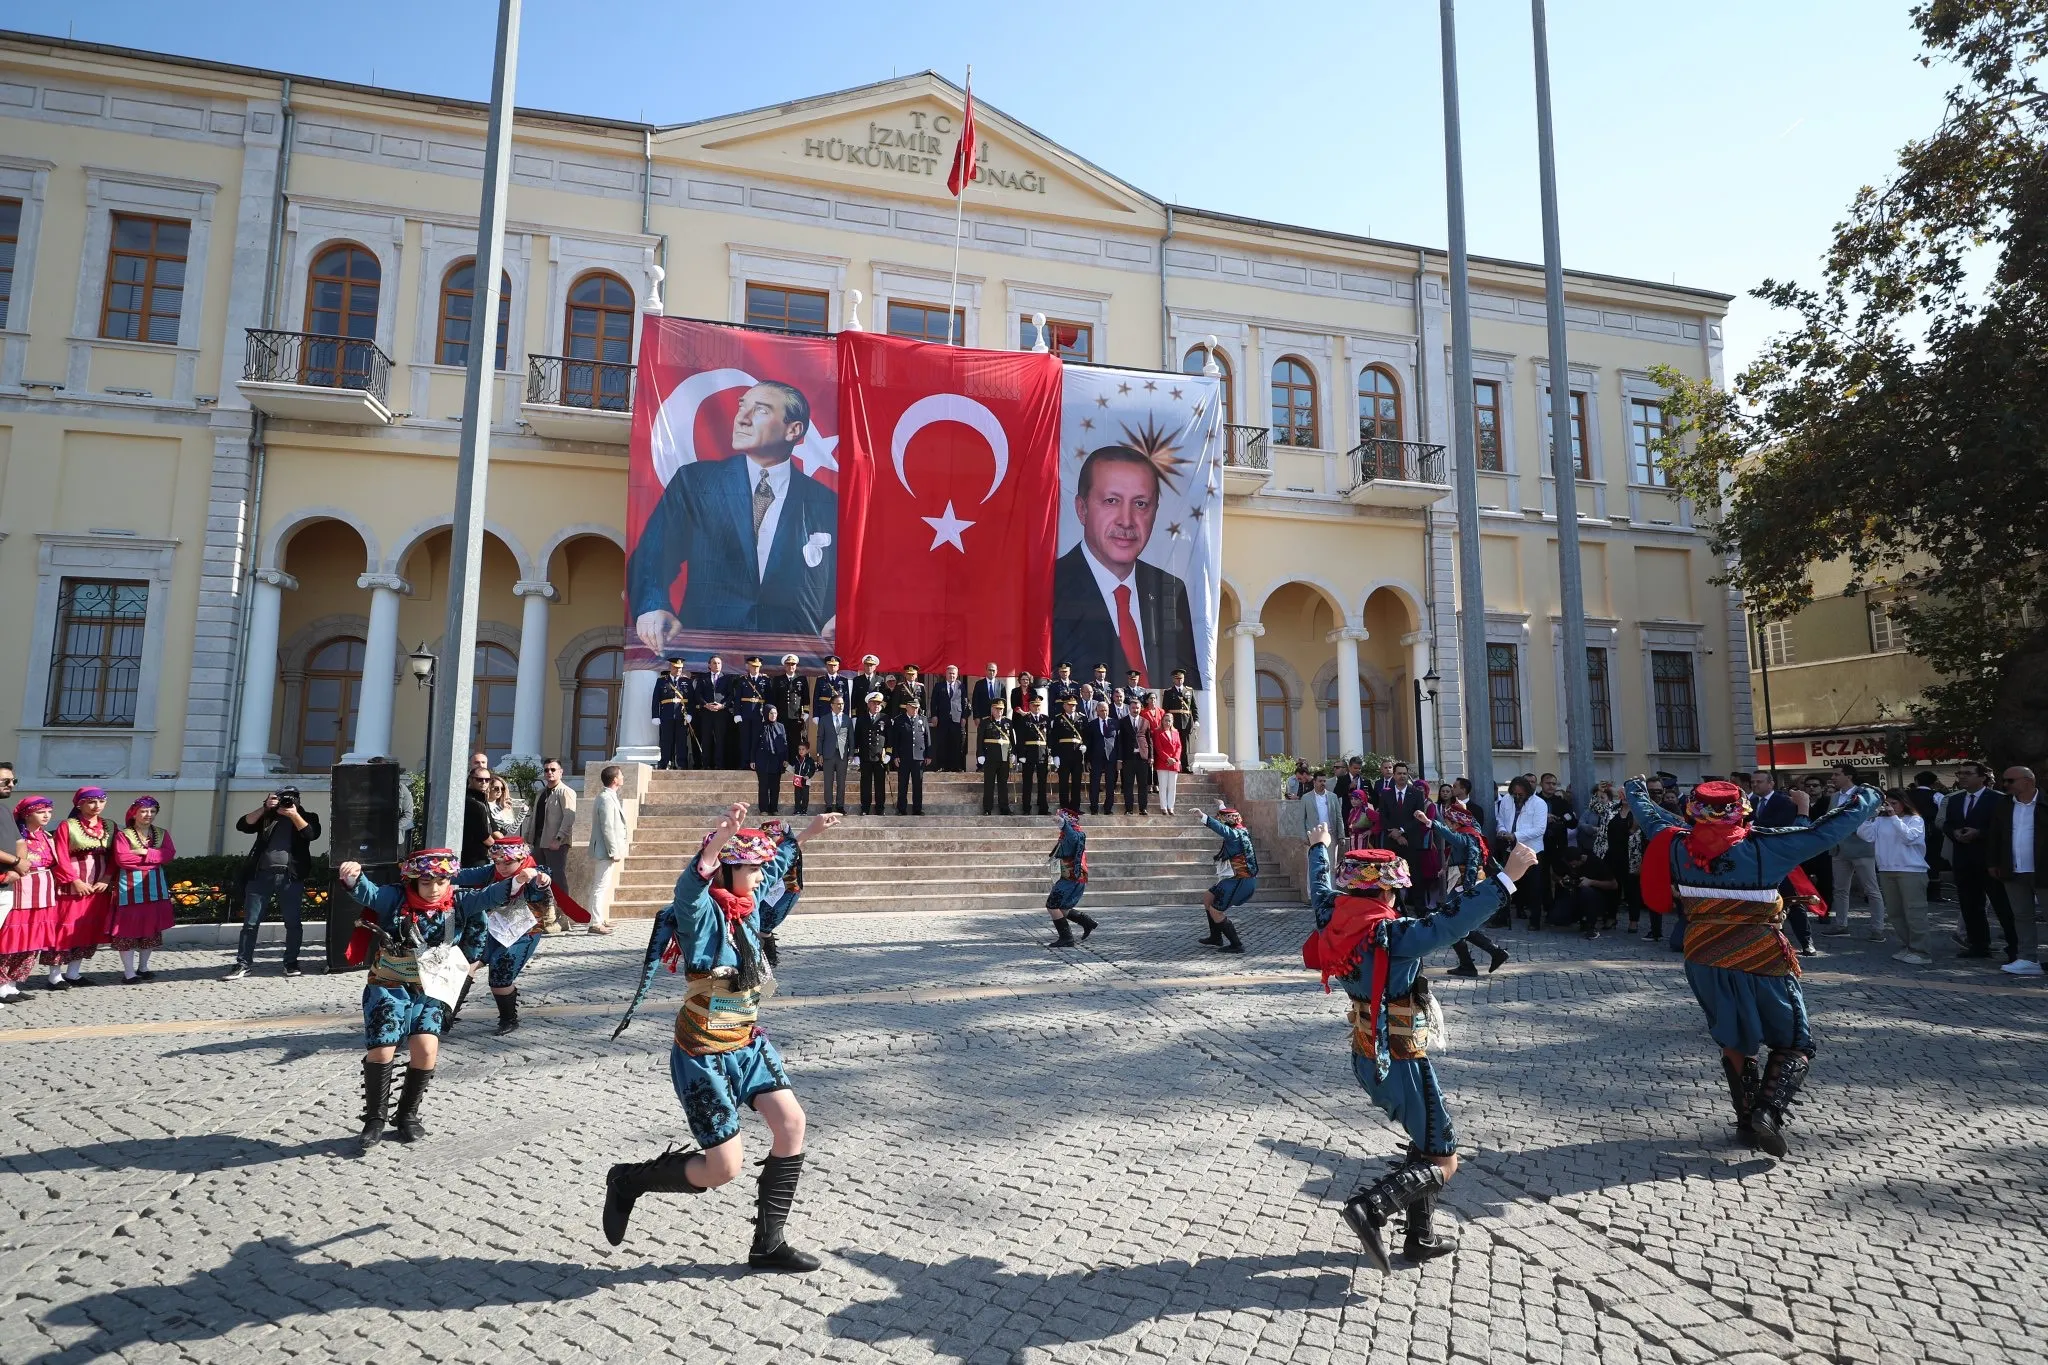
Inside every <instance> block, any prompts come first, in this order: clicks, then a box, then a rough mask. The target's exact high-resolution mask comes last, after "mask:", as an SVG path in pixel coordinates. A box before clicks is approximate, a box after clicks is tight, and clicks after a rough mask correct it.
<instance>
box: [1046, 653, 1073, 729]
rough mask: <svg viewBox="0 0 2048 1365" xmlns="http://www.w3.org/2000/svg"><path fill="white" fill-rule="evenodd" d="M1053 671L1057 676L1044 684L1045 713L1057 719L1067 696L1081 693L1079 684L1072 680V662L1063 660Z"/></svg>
mask: <svg viewBox="0 0 2048 1365" xmlns="http://www.w3.org/2000/svg"><path fill="white" fill-rule="evenodd" d="M1055 671H1056V672H1057V673H1058V674H1059V676H1058V677H1056V678H1051V679H1048V680H1047V682H1046V684H1045V714H1046V715H1048V716H1050V717H1052V718H1053V719H1054V720H1058V719H1059V717H1060V712H1061V710H1062V708H1063V706H1064V703H1065V702H1066V700H1067V698H1068V697H1079V696H1080V695H1081V684H1079V683H1077V682H1075V681H1074V666H1073V665H1072V664H1070V663H1066V662H1064V661H1063V662H1062V663H1061V664H1060V666H1059V668H1058V669H1057V670H1055Z"/></svg>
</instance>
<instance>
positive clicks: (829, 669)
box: [811, 654, 856, 813]
mask: <svg viewBox="0 0 2048 1365" xmlns="http://www.w3.org/2000/svg"><path fill="white" fill-rule="evenodd" d="M834 692H837V693H838V694H839V699H840V700H841V701H842V702H844V703H845V704H846V718H847V722H848V723H849V724H851V723H852V721H853V717H854V716H855V714H856V710H855V707H854V704H853V679H852V678H851V677H849V676H847V675H846V674H844V673H841V672H840V671H839V656H838V655H837V654H827V655H826V656H825V671H824V673H823V674H821V675H820V676H819V677H818V678H817V680H816V681H814V682H813V683H812V684H811V719H812V720H816V719H817V718H818V717H820V716H822V715H824V714H825V713H826V712H827V711H830V710H831V709H832V694H833V693H834ZM842 813H843V812H842Z"/></svg>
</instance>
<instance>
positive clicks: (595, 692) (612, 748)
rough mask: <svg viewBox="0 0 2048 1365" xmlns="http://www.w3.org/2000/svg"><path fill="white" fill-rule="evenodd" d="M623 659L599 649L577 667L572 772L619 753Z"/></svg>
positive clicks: (612, 651) (618, 653) (619, 652)
mask: <svg viewBox="0 0 2048 1365" xmlns="http://www.w3.org/2000/svg"><path fill="white" fill-rule="evenodd" d="M625 657H626V655H625V651H624V650H620V649H599V650H594V651H592V652H591V653H589V654H586V655H584V656H583V662H582V663H580V664H578V665H577V666H576V722H575V723H576V730H575V734H574V735H573V736H572V740H573V742H572V743H571V745H570V750H571V752H572V753H573V754H574V755H575V767H574V769H573V771H575V772H579V773H580V772H582V771H583V769H584V765H586V764H590V763H602V762H604V761H605V760H606V759H608V758H610V757H611V756H612V754H613V753H615V752H617V750H618V747H619V746H618V735H619V674H620V669H621V668H622V667H623V665H624V663H625Z"/></svg>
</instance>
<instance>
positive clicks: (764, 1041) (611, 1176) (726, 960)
mask: <svg viewBox="0 0 2048 1365" xmlns="http://www.w3.org/2000/svg"><path fill="white" fill-rule="evenodd" d="M746 815H747V807H746V804H745V803H744V802H741V803H738V804H736V805H734V806H733V807H732V809H730V810H729V811H727V812H726V815H725V818H724V819H723V820H721V821H719V822H718V827H717V828H715V829H713V830H712V831H711V833H710V834H709V835H707V836H706V837H705V840H704V846H703V848H702V850H701V851H700V852H699V853H698V854H697V856H696V857H695V858H693V859H692V860H691V861H690V863H689V864H688V865H687V866H686V867H684V869H683V875H682V876H680V877H678V878H676V894H675V899H674V900H672V901H671V902H669V904H668V906H667V907H666V908H665V909H663V910H662V912H661V913H660V914H659V915H657V916H655V920H654V933H653V935H652V937H650V938H649V939H648V942H647V958H646V961H645V963H644V964H643V966H642V968H641V976H640V989H639V991H638V993H637V994H635V995H634V997H633V1003H632V1004H631V1005H629V1006H627V1008H626V1017H625V1018H623V1019H621V1020H620V1021H619V1026H618V1028H617V1029H615V1030H613V1032H612V1037H614V1038H616V1037H618V1036H619V1034H621V1033H623V1032H625V1030H626V1025H628V1024H630V1023H632V1022H633V1012H634V1010H636V1009H638V1008H639V1005H640V1002H641V1001H642V1000H644V999H645V998H646V996H647V990H648V988H649V987H650V986H651V985H653V983H654V972H655V969H656V968H657V967H659V966H660V965H661V964H662V963H663V962H667V963H668V967H669V970H670V971H676V970H678V969H681V970H682V971H683V972H685V973H686V974H687V976H688V980H689V985H688V986H687V988H686V989H685V990H684V993H683V1006H682V1008H681V1009H680V1010H678V1011H677V1013H676V1023H675V1041H674V1043H673V1045H672V1046H671V1048H670V1051H669V1064H668V1065H669V1079H670V1080H671V1082H672V1083H673V1084H674V1085H675V1090H676V1098H677V1099H678V1100H680V1101H681V1102H682V1106H683V1113H684V1114H685V1115H686V1116H688V1119H689V1123H690V1135H691V1136H692V1137H694V1138H696V1140H697V1143H698V1145H699V1146H700V1147H701V1148H702V1150H701V1151H675V1150H673V1149H672V1150H670V1151H668V1152H665V1153H663V1154H662V1155H660V1156H658V1157H655V1158H653V1159H652V1160H649V1161H635V1162H622V1163H620V1164H619V1165H616V1166H614V1167H612V1168H611V1171H610V1172H609V1173H608V1174H607V1175H606V1177H605V1196H604V1235H605V1240H606V1241H608V1242H610V1243H611V1244H612V1245H613V1246H617V1245H619V1243H620V1242H622V1241H624V1240H625V1238H626V1223H627V1220H628V1219H630V1218H631V1217H632V1216H633V1204H634V1201H636V1200H637V1199H639V1198H640V1196H641V1195H643V1194H652V1193H670V1194H676V1193H688V1194H702V1193H704V1192H705V1191H706V1190H711V1189H716V1188H717V1187H718V1186H720V1185H723V1184H726V1183H727V1182H729V1181H731V1180H732V1179H733V1178H735V1177H736V1176H738V1175H739V1173H740V1168H741V1163H742V1161H743V1160H744V1152H743V1150H742V1149H741V1146H740V1106H741V1105H743V1104H744V1105H750V1106H752V1107H753V1109H754V1110H755V1111H756V1112H757V1113H759V1114H760V1115H761V1117H762V1118H763V1119H765V1120H766V1121H767V1123H768V1130H769V1132H770V1133H771V1134H772V1135H773V1143H772V1145H771V1146H770V1147H769V1149H768V1159H767V1160H766V1161H765V1162H763V1163H762V1168H761V1178H760V1182H759V1185H758V1187H757V1189H756V1192H755V1214H754V1242H753V1246H752V1247H751V1248H750V1249H749V1250H748V1252H747V1265H748V1266H749V1267H751V1268H752V1269H755V1270H776V1271H806V1270H815V1269H817V1268H818V1265H819V1261H818V1258H817V1257H815V1256H813V1255H811V1254H810V1253H809V1252H804V1251H799V1250H797V1249H796V1248H795V1247H793V1246H791V1245H790V1244H789V1243H788V1241H787V1240H785V1239H784V1237H783V1231H782V1230H783V1226H784V1224H785V1223H787V1222H788V1220H789V1211H790V1208H791V1206H793V1205H794V1204H795V1203H796V1186H797V1179H798V1177H799V1176H800V1175H802V1173H803V1165H804V1111H803V1107H802V1106H801V1105H799V1104H798V1103H797V1101H796V1095H795V1093H794V1092H793V1091H792V1090H791V1089H790V1085H789V1076H788V1073H787V1072H785V1071H784V1070H783V1068H782V1054H781V1053H779V1052H777V1051H776V1049H775V1045H774V1044H773V1043H771V1042H769V1041H768V1037H767V1035H766V1034H765V1033H763V1032H762V1031H761V1029H760V1027H759V1025H758V1024H757V1023H756V1022H755V1021H756V1020H757V1019H758V1018H759V1017H760V1011H761V998H762V996H764V995H766V994H767V993H768V992H770V991H771V990H773V989H774V984H775V974H774V972H773V970H772V969H771V968H770V967H769V966H768V964H767V962H766V960H765V956H764V954H763V952H762V948H761V935H762V933H763V932H772V931H773V930H774V928H775V926H776V925H777V924H779V923H780V922H781V912H783V911H785V910H786V909H787V908H788V907H789V906H791V905H794V904H795V898H794V897H792V896H788V895H784V897H783V898H782V900H781V901H780V902H779V903H778V904H777V905H776V906H775V907H774V909H773V910H770V911H763V910H762V909H761V908H760V907H758V906H756V904H755V900H754V898H755V893H756V892H757V891H759V890H760V889H761V887H762V885H763V884H764V883H773V882H776V881H780V880H782V879H783V878H784V876H785V875H786V874H787V872H788V870H789V867H790V865H791V863H792V862H794V861H795V858H796V853H797V849H798V846H799V845H800V844H803V843H806V842H808V841H809V840H810V839H812V838H814V837H815V836H817V835H818V834H821V833H823V832H824V831H826V830H828V829H831V828H832V827H833V826H834V825H837V824H838V823H839V820H840V817H839V816H838V815H837V814H836V813H827V814H824V815H820V816H818V817H817V818H816V819H814V820H812V821H811V822H810V824H809V825H807V826H806V827H805V828H804V832H803V833H802V834H800V835H796V836H791V835H789V834H787V833H784V834H782V835H780V836H779V837H778V836H774V835H770V834H766V833H764V832H762V831H761V830H757V829H746V828H743V824H742V822H743V821H744V820H745V819H746Z"/></svg>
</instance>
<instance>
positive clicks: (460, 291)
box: [434, 257, 512, 370]
mask: <svg viewBox="0 0 2048 1365" xmlns="http://www.w3.org/2000/svg"><path fill="white" fill-rule="evenodd" d="M511 320H512V277H511V275H509V274H504V273H501V274H499V276H498V350H497V355H496V358H495V359H493V360H492V362H491V363H492V365H493V366H494V367H495V368H497V369H500V370H502V369H504V368H505V337H506V335H507V334H508V333H509V332H510V330H511V327H510V324H511ZM475 326H476V260H475V258H474V257H472V258H471V259H469V260H467V261H462V262H460V263H459V264H457V265H456V266H455V268H454V269H452V270H450V271H449V272H448V273H447V275H446V276H444V277H443V278H442V280H441V329H440V332H439V333H438V334H437V336H436V338H435V342H434V363H435V364H437V365H467V364H468V363H469V339H470V336H471V335H472V334H473V331H474V328H475Z"/></svg>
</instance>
